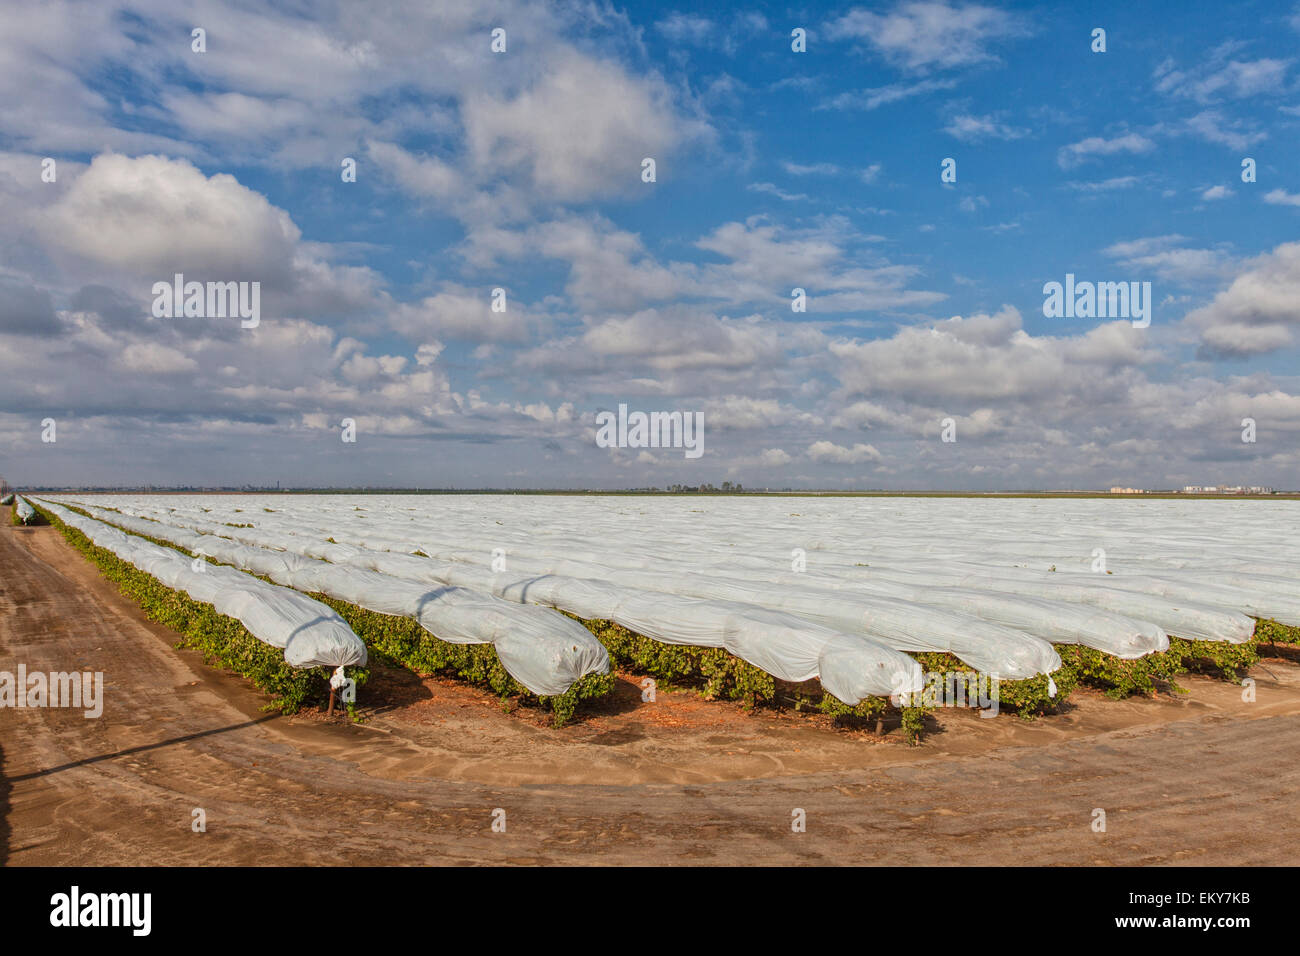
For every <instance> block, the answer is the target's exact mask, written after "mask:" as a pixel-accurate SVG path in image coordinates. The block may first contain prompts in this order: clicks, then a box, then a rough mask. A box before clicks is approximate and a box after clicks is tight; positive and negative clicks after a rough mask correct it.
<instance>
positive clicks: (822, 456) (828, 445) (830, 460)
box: [808, 441, 884, 465]
mask: <svg viewBox="0 0 1300 956" xmlns="http://www.w3.org/2000/svg"><path fill="white" fill-rule="evenodd" d="M808 457H809V458H811V459H812V460H813V461H817V462H823V463H827V464H833V465H856V464H860V463H861V462H864V461H882V460H883V458H884V456H883V455H881V454H880V452H879V451H877V450H876V448H875V447H874V446H872V445H864V444H861V443H859V444H855V445H854V446H853V447H852V448H846V447H844V446H843V445H837V444H835V443H834V442H830V441H817V442H813V443H812V444H811V445H809V446H808Z"/></svg>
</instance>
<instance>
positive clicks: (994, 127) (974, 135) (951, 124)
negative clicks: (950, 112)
mask: <svg viewBox="0 0 1300 956" xmlns="http://www.w3.org/2000/svg"><path fill="white" fill-rule="evenodd" d="M943 131H944V132H945V133H947V134H948V135H949V136H953V137H955V138H957V139H959V140H961V141H962V142H966V143H975V142H979V141H980V140H982V139H1022V138H1023V137H1025V136H1028V135H1029V130H1027V129H1022V128H1020V127H1017V126H1010V125H1008V124H1007V123H1003V122H1000V121H998V120H996V119H994V118H993V117H992V116H971V115H969V114H962V115H958V116H954V117H953V118H952V119H950V120H949V121H948V125H947V126H945V127H944V128H943Z"/></svg>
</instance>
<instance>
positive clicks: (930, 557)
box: [111, 495, 1300, 676]
mask: <svg viewBox="0 0 1300 956" xmlns="http://www.w3.org/2000/svg"><path fill="white" fill-rule="evenodd" d="M111 501H112V503H113V504H114V505H115V506H122V507H128V506H129V508H130V509H134V511H135V512H136V513H138V514H141V515H147V516H149V517H154V518H158V519H160V520H163V521H167V522H169V523H187V524H192V525H194V526H196V527H200V529H201V530H202V531H204V532H205V533H216V534H225V535H229V536H231V537H234V538H236V539H237V540H240V541H243V542H246V543H250V544H257V545H259V546H262V547H272V548H285V549H288V550H290V551H302V552H303V553H307V552H310V553H312V554H313V555H314V556H316V557H320V558H326V559H328V560H331V561H339V562H351V561H354V560H356V559H357V558H358V556H364V555H365V554H367V553H374V552H391V555H392V557H394V558H401V557H402V556H403V555H409V554H410V553H411V552H413V551H415V550H416V549H420V550H421V551H423V552H424V553H425V554H427V555H429V556H430V558H432V559H433V560H432V561H430V562H428V563H429V564H431V565H433V566H434V567H435V568H436V569H437V571H438V573H439V574H440V575H442V576H443V578H445V579H455V580H459V581H462V582H463V581H470V580H473V581H474V582H476V585H475V586H477V587H484V588H486V587H487V585H486V584H485V583H483V581H485V580H486V579H487V578H491V577H496V576H493V575H491V574H490V572H489V567H490V566H491V565H492V563H493V561H494V556H495V555H500V556H501V557H502V558H503V559H504V561H505V566H506V567H508V568H509V573H508V576H507V578H505V579H504V580H507V581H508V580H515V581H517V582H528V581H531V580H533V579H536V578H539V577H546V576H549V577H551V578H568V579H569V580H570V581H576V580H582V581H586V582H588V586H589V585H590V583H591V582H595V583H599V584H603V585H606V586H607V587H610V588H613V589H614V592H616V593H627V592H628V591H630V590H632V589H639V590H641V591H649V592H651V593H671V594H674V595H677V596H679V597H681V598H688V597H693V598H696V599H699V600H704V601H725V602H726V603H729V604H732V605H735V606H739V607H746V608H764V609H767V610H774V611H779V612H780V613H785V614H791V615H793V616H795V617H798V618H801V619H803V620H808V621H813V622H816V623H821V624H822V625H823V626H827V627H831V628H832V629H840V630H843V631H846V632H848V633H852V634H859V635H867V634H870V635H871V637H872V638H873V639H875V640H879V641H882V642H889V643H891V645H892V646H895V647H900V648H901V647H913V648H916V649H948V650H953V651H954V652H955V653H958V654H959V656H964V657H965V659H966V660H967V661H968V662H972V661H973V660H981V658H980V657H979V656H978V655H980V654H981V653H985V654H987V655H990V656H992V655H995V654H997V653H998V652H999V649H1000V647H1001V645H1000V644H999V642H1000V641H1005V640H1006V638H1007V635H1008V634H1015V635H1017V636H1018V637H1017V640H1022V641H1023V640H1024V639H1026V638H1028V639H1030V640H1032V641H1034V642H1036V643H1035V644H1031V645H1028V646H1031V647H1038V648H1039V653H1041V645H1042V644H1043V643H1044V642H1045V641H1052V642H1056V643H1065V642H1079V643H1085V644H1089V645H1091V646H1096V647H1101V648H1103V649H1109V650H1110V651H1111V652H1112V653H1119V654H1123V655H1125V656H1131V655H1136V654H1140V653H1144V652H1146V650H1158V649H1160V648H1161V647H1162V646H1163V637H1162V633H1167V634H1170V635H1177V636H1179V637H1184V638H1192V639H1197V640H1226V641H1242V640H1247V639H1249V637H1250V634H1251V633H1252V632H1253V625H1254V622H1253V621H1252V620H1251V618H1250V617H1248V616H1247V615H1253V616H1261V617H1272V618H1276V619H1277V620H1279V621H1282V622H1283V623H1287V624H1294V625H1300V583H1298V582H1300V546H1297V544H1296V542H1297V540H1300V502H1294V501H1282V500H1276V501H1200V500H1147V501H1137V500H1134V501H1114V500H1078V499H1023V498H1022V499H969V498H967V499H961V498H817V497H803V498H789V497H787V498H780V497H766V496H765V497H752V498H750V497H739V498H709V497H633V496H619V497H594V496H593V497H583V496H563V497H561V496H527V495H464V496H459V495H450V496H426V495H409V496H380V495H374V496H371V495H367V496H357V497H342V496H329V495H322V496H285V495H259V496H166V497H163V496H129V497H126V498H118V497H116V496H115V497H114V498H113V499H111ZM246 523H252V524H254V525H255V527H253V528H232V527H229V526H228V524H246ZM327 538H333V539H334V541H335V542H337V543H331V542H329V541H327V540H326V539H327ZM418 560H421V561H423V560H425V559H418ZM796 565H797V566H796ZM401 573H403V574H405V573H408V572H406V571H405V570H403V571H401ZM458 575H459V576H461V577H458ZM475 575H478V577H474V576H475ZM485 576H486V577H485ZM519 586H523V584H520V585H519ZM528 586H529V587H531V588H532V591H533V593H534V594H536V593H538V587H539V585H537V584H530V585H528ZM548 586H550V585H548ZM971 592H974V593H971ZM706 595H707V596H706ZM610 597H612V594H610V595H605V596H603V597H602V598H601V600H602V601H605V600H608V599H609V598H610ZM552 598H553V599H562V600H565V601H571V602H577V601H578V600H579V592H578V590H577V585H575V584H572V583H567V582H566V583H565V584H564V585H563V587H562V589H561V592H560V593H558V594H554V595H552ZM864 601H866V602H871V603H872V606H873V607H874V608H878V609H882V610H887V611H889V612H891V613H892V612H893V611H895V610H897V611H898V612H899V615H898V617H897V618H896V619H890V618H889V617H888V616H886V618H885V620H884V623H883V624H882V623H881V620H880V618H879V617H875V618H872V619H871V626H873V627H875V628H876V629H877V630H876V631H874V632H871V631H868V630H867V622H868V618H867V615H866V610H865V608H864V606H863V604H862V602H864ZM891 602H893V603H891ZM918 609H919V610H918ZM651 610H653V608H651ZM1095 612H1101V613H1095ZM575 613H577V612H575ZM944 615H948V618H947V619H946V620H947V621H948V622H949V623H948V624H947V625H945V623H944V622H945V618H944V617H943V616H944ZM602 616H610V615H608V614H606V615H602ZM666 616H667V617H668V618H670V619H675V617H676V611H673V612H672V613H670V614H668V615H666ZM956 622H960V624H961V627H960V630H962V631H965V632H966V633H965V637H961V635H958V636H957V637H958V639H961V640H966V641H968V642H970V643H969V646H961V645H956V644H953V643H952V639H951V638H950V636H949V635H947V634H946V633H945V627H950V628H953V627H954V626H955V624H956ZM670 623H672V624H673V626H677V624H676V622H675V620H673V621H671V622H670ZM982 628H993V629H994V631H982V630H981V629H982ZM995 632H996V633H995ZM959 646H960V650H958V647H959ZM965 655H970V656H965ZM985 662H986V663H987V661H985ZM972 666H980V667H981V669H983V666H982V665H976V664H973V665H972ZM1036 666H1039V667H1045V666H1046V665H1044V664H1041V663H1040V664H1038V665H1036ZM1003 676H1009V674H1008V673H1006V672H1005V671H1004V672H1003Z"/></svg>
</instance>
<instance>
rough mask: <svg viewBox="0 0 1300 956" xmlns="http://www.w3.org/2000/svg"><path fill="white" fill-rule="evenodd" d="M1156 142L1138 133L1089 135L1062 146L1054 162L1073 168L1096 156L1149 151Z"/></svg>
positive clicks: (1154, 146)
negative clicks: (1105, 136) (1111, 136)
mask: <svg viewBox="0 0 1300 956" xmlns="http://www.w3.org/2000/svg"><path fill="white" fill-rule="evenodd" d="M1155 148H1156V144H1155V143H1153V142H1151V140H1149V139H1147V138H1146V137H1145V136H1142V135H1141V134H1139V133H1125V134H1124V135H1122V136H1116V137H1114V138H1112V139H1106V138H1104V137H1102V136H1089V137H1088V138H1087V139H1081V140H1079V141H1078V142H1077V143H1070V144H1069V145H1068V146H1062V147H1061V149H1060V150H1059V151H1058V152H1057V154H1056V162H1057V163H1058V164H1059V165H1060V167H1061V168H1062V169H1073V168H1074V167H1075V166H1078V165H1079V164H1081V163H1084V162H1087V161H1088V160H1089V159H1092V158H1093V157H1096V156H1113V155H1115V154H1117V153H1149V152H1151V151H1152V150H1153V149H1155Z"/></svg>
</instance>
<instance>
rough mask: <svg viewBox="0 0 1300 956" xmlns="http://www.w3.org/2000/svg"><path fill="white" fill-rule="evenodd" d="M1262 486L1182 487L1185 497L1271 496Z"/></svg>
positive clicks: (1269, 489) (1268, 490) (1270, 489)
mask: <svg viewBox="0 0 1300 956" xmlns="http://www.w3.org/2000/svg"><path fill="white" fill-rule="evenodd" d="M1273 493H1274V492H1273V489H1272V488H1268V487H1265V486H1264V485H1184V486H1183V494H1185V495H1271V494H1273Z"/></svg>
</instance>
